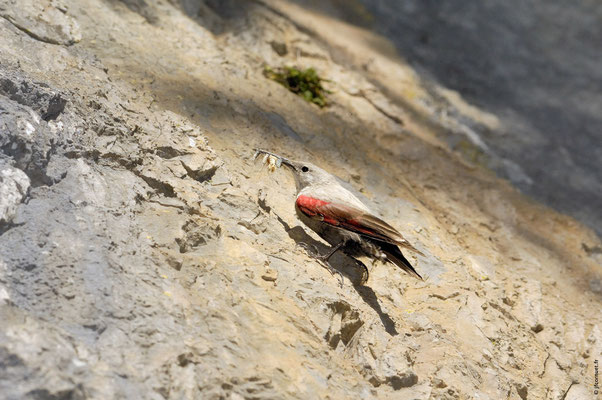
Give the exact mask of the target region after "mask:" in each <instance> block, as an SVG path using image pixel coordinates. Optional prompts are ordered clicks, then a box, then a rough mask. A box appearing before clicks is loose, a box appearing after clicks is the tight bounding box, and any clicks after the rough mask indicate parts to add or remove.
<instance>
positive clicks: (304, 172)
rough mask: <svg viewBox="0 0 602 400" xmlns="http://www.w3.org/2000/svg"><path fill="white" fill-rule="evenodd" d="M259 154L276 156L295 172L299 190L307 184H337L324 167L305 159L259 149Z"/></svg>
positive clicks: (281, 162) (280, 162)
mask: <svg viewBox="0 0 602 400" xmlns="http://www.w3.org/2000/svg"><path fill="white" fill-rule="evenodd" d="M257 152H258V153H259V154H267V155H270V156H272V157H276V158H277V159H278V160H279V164H282V165H284V166H285V167H287V168H288V170H289V171H291V172H292V173H293V177H294V178H295V186H296V187H297V192H299V191H301V190H302V189H303V188H305V187H307V186H314V185H315V186H317V185H328V184H337V182H336V179H335V178H334V177H333V176H332V175H330V174H329V173H328V172H326V171H324V170H323V169H322V168H320V167H317V166H315V165H314V164H311V163H308V162H304V161H293V160H289V159H287V158H284V157H281V156H279V155H277V154H274V153H270V152H267V151H265V150H257Z"/></svg>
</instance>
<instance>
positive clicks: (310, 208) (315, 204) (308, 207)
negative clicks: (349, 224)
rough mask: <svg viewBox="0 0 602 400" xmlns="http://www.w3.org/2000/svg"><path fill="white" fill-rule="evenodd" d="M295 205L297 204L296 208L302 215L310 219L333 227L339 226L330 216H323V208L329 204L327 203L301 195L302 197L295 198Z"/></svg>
mask: <svg viewBox="0 0 602 400" xmlns="http://www.w3.org/2000/svg"><path fill="white" fill-rule="evenodd" d="M295 204H297V207H299V210H301V212H302V213H303V214H305V215H307V216H308V217H311V218H315V217H318V218H320V219H321V220H322V221H324V222H326V223H328V224H331V225H335V226H338V225H339V221H337V220H336V219H334V218H332V217H331V216H328V215H325V214H324V212H323V207H324V206H327V205H328V204H330V203H329V202H327V201H324V200H319V199H314V198H313V197H309V196H303V195H302V196H299V197H297V201H296V202H295Z"/></svg>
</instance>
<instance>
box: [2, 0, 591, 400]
mask: <svg viewBox="0 0 602 400" xmlns="http://www.w3.org/2000/svg"><path fill="white" fill-rule="evenodd" d="M0 16H2V18H0V38H1V40H0V321H1V324H0V398H2V399H22V398H30V399H84V398H90V399H109V398H132V399H134V398H145V399H146V398H148V399H164V398H167V399H181V398H182V399H185V398H198V399H233V400H239V399H275V398H292V399H296V398H298V399H308V398H324V399H326V398H330V399H342V398H362V399H372V398H382V399H388V398H390V399H398V398H408V399H409V398H412V399H429V398H433V399H464V398H479V399H500V398H511V399H519V398H520V399H523V400H524V399H572V400H577V399H587V398H595V397H594V396H595V395H594V360H600V359H601V358H602V357H601V352H602V335H601V333H600V330H601V329H602V316H601V315H600V312H599V310H600V303H601V300H602V297H601V293H602V287H601V286H602V285H601V283H600V279H601V275H602V273H601V271H600V264H601V263H602V245H601V243H600V241H599V239H598V237H597V236H596V235H595V234H594V233H593V232H591V231H589V230H587V229H586V228H584V227H583V226H581V225H580V224H578V223H577V222H575V221H574V220H572V219H571V218H569V217H566V216H563V215H560V214H558V213H556V212H554V211H552V210H550V209H548V208H546V207H544V206H542V205H540V204H537V203H536V202H534V201H532V200H529V199H528V198H526V197H524V196H523V195H521V194H520V193H518V192H517V191H516V190H515V189H514V188H513V187H512V186H511V185H510V184H508V183H507V182H505V181H503V180H501V179H499V178H497V177H496V176H495V175H494V174H493V173H491V172H489V170H487V169H486V168H484V167H483V163H482V162H480V159H479V154H480V153H479V152H477V151H476V150H475V148H474V140H476V139H475V135H474V127H475V126H477V125H478V126H490V127H495V126H497V124H499V123H500V122H499V120H498V118H497V117H496V115H493V114H490V113H487V112H484V111H482V110H481V109H479V108H477V107H475V106H473V105H471V104H469V103H468V102H466V101H465V100H463V99H462V97H461V96H459V95H458V94H457V93H456V92H453V91H451V90H449V89H446V88H445V87H441V86H438V85H437V84H435V83H433V82H430V81H427V80H425V79H423V78H421V77H420V75H418V74H417V73H416V72H415V71H414V70H413V69H412V68H411V67H410V66H409V65H408V64H407V63H406V62H405V61H404V60H403V59H401V58H400V57H399V56H398V55H397V54H396V52H395V51H394V49H393V47H392V46H391V44H390V43H388V42H387V41H385V40H384V39H382V38H381V37H379V36H376V35H375V34H373V33H370V32H368V31H366V30H364V29H361V28H358V27H357V26H354V25H351V24H348V23H344V22H341V21H339V20H336V19H333V18H332V17H329V16H328V15H326V14H323V13H319V12H317V11H312V10H311V9H308V8H301V7H299V6H297V5H295V4H293V3H290V2H284V1H277V0H263V1H250V2H237V1H221V2H218V1H207V2H204V3H203V2H200V1H190V0H189V1H181V2H178V1H176V0H171V1H165V0H157V1H154V0H127V1H110V0H106V1H101V0H82V1H73V2H66V1H64V2H62V1H56V0H42V1H34V0H19V1H14V0H1V1H0ZM266 65H269V66H285V65H295V66H298V67H300V68H307V67H314V68H315V69H316V70H317V71H318V72H319V74H320V75H321V76H323V77H324V78H326V79H327V80H328V81H327V82H326V85H327V86H328V89H329V90H330V91H331V93H330V94H329V95H328V100H329V105H328V106H327V107H325V108H322V109H321V108H319V107H317V106H316V105H314V104H310V103H307V102H305V101H304V100H303V99H302V98H301V97H299V96H296V95H294V94H292V93H290V92H289V91H287V90H286V89H285V88H284V87H282V86H280V85H279V84H277V83H275V82H273V81H270V80H268V79H266V77H265V76H264V74H263V70H264V67H265V66H266ZM450 137H453V138H458V140H456V143H458V142H462V141H464V142H465V143H466V145H465V146H460V147H456V149H455V150H453V149H450V147H449V146H448V144H449V140H448V139H449V138H450ZM471 143H472V145H471ZM256 147H261V148H266V149H270V150H273V151H275V152H278V153H281V154H282V155H285V156H289V157H291V158H295V159H306V160H309V161H311V162H313V163H315V164H318V165H320V166H321V167H323V168H325V169H327V170H329V171H330V172H332V173H334V174H336V175H338V176H339V177H340V178H341V179H342V181H344V182H346V185H347V186H348V187H349V188H350V189H352V190H354V191H355V192H356V193H357V194H358V196H360V197H361V198H362V200H364V201H365V202H366V203H367V204H369V205H370V206H371V207H372V208H373V209H375V210H376V211H377V212H378V213H379V214H380V215H382V216H383V217H384V218H385V219H386V220H387V221H389V222H391V223H392V225H394V226H396V227H397V228H398V229H399V230H400V231H402V232H403V234H404V235H405V236H406V237H407V238H408V239H409V240H410V241H411V242H412V243H414V244H415V245H416V247H417V248H419V249H420V250H421V251H422V252H423V253H424V254H425V256H424V257H422V256H419V257H413V256H412V255H411V254H409V256H410V257H411V261H412V263H413V264H414V265H416V268H417V270H418V271H419V272H420V273H421V274H422V275H423V276H424V277H426V279H425V280H424V281H419V280H417V279H414V278H412V277H410V276H408V275H405V274H403V273H402V271H400V270H398V269H396V268H394V267H393V266H391V265H389V264H386V265H383V264H375V265H372V264H371V263H369V262H366V265H367V266H368V268H369V269H370V271H371V272H370V278H369V280H368V282H366V283H365V284H363V285H361V284H360V282H359V281H360V279H361V271H362V270H361V268H358V265H357V264H356V263H355V262H354V261H353V260H351V259H349V258H347V257H346V256H343V255H337V256H336V257H335V258H334V260H333V265H334V266H335V267H336V268H337V269H339V270H340V271H341V272H342V273H343V275H344V276H345V279H344V284H343V287H340V286H339V285H338V281H337V279H336V278H333V277H332V276H331V275H330V274H329V273H328V271H326V270H325V269H324V268H322V267H321V266H320V264H319V263H318V262H316V261H315V260H314V259H312V258H311V257H309V256H308V254H307V252H306V251H305V249H304V248H303V246H302V245H301V244H302V243H309V244H314V245H316V246H318V247H320V248H322V249H323V248H324V245H323V244H322V243H321V242H320V241H319V239H318V238H317V237H316V236H315V235H313V233H311V232H308V231H307V230H305V229H304V228H303V227H302V226H300V223H299V221H298V220H297V219H296V217H295V213H294V208H293V201H294V183H293V180H292V178H291V177H290V176H288V175H287V174H286V173H285V171H283V170H277V171H276V172H275V173H274V174H270V173H268V172H267V171H266V169H265V168H262V167H261V165H259V164H254V163H253V162H252V156H253V150H252V149H253V148H256Z"/></svg>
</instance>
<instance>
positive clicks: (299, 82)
mask: <svg viewBox="0 0 602 400" xmlns="http://www.w3.org/2000/svg"><path fill="white" fill-rule="evenodd" d="M263 74H264V75H265V76H266V77H267V78H268V79H272V80H274V81H276V82H278V83H279V84H281V85H282V86H284V87H285V88H287V89H288V90H290V91H291V92H293V93H296V94H298V95H299V96H301V97H303V98H304V99H305V101H308V102H310V103H314V104H316V105H318V106H319V107H325V106H326V105H327V103H326V97H325V94H326V93H330V92H329V91H328V90H326V89H324V86H322V82H324V81H326V79H322V78H320V76H318V73H317V72H316V70H315V69H313V68H307V69H306V70H300V69H297V68H295V67H284V68H276V69H272V68H270V67H265V69H264V71H263Z"/></svg>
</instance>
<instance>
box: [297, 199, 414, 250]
mask: <svg viewBox="0 0 602 400" xmlns="http://www.w3.org/2000/svg"><path fill="white" fill-rule="evenodd" d="M295 204H296V205H297V207H298V208H299V211H301V212H302V213H303V214H305V215H307V216H308V217H310V218H314V219H319V220H321V221H323V222H326V223H327V224H330V225H333V226H336V227H338V228H341V229H347V230H349V231H352V232H356V233H359V234H360V235H364V236H368V237H370V238H373V239H376V240H380V241H383V242H386V243H393V244H396V245H399V246H403V247H406V248H408V249H411V250H413V251H416V252H418V253H419V254H422V253H420V252H419V251H418V250H417V249H415V248H414V247H413V246H412V245H411V244H410V243H408V241H407V240H405V239H404V238H403V236H402V235H401V233H399V232H398V231H397V230H396V229H395V228H393V227H392V226H391V225H389V224H387V223H386V222H385V221H383V220H381V219H380V218H378V217H375V216H374V215H371V214H367V213H366V212H365V211H363V210H360V209H358V208H355V207H351V206H347V205H343V204H337V203H330V202H328V201H324V200H320V199H316V198H313V197H309V196H304V195H301V196H299V197H297V201H296V202H295Z"/></svg>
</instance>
